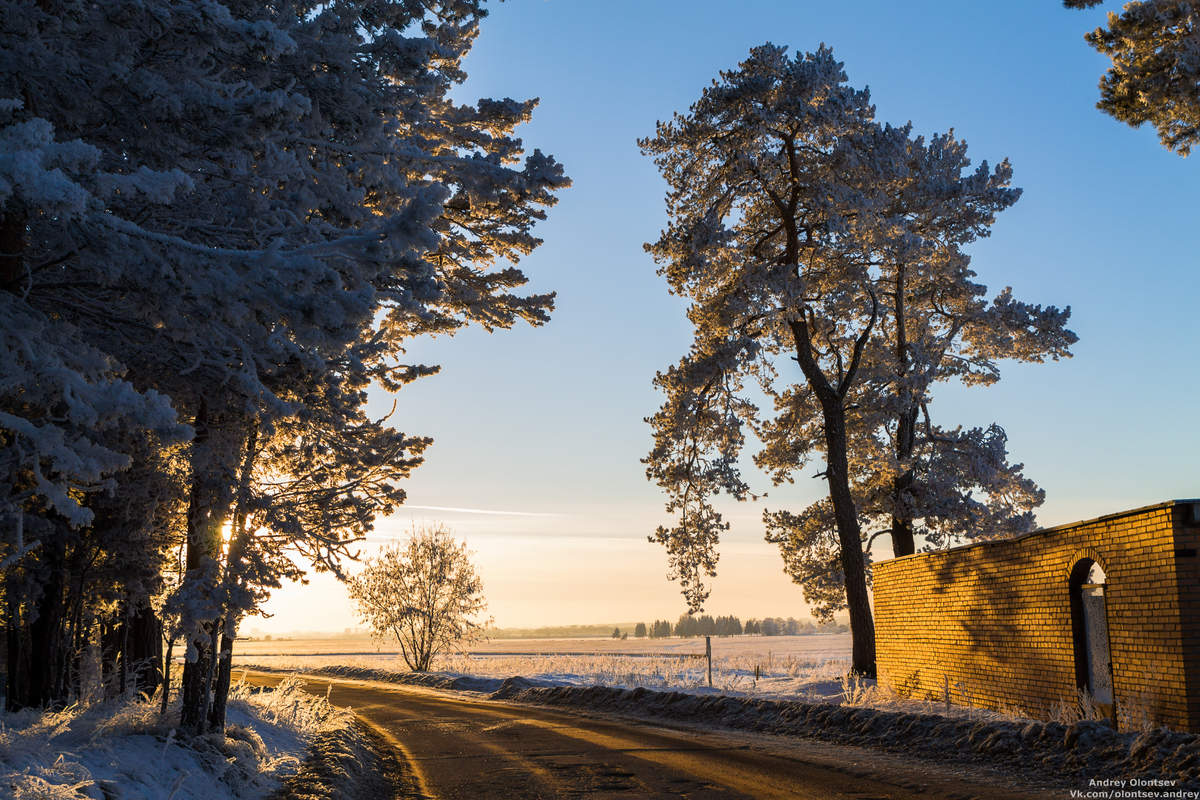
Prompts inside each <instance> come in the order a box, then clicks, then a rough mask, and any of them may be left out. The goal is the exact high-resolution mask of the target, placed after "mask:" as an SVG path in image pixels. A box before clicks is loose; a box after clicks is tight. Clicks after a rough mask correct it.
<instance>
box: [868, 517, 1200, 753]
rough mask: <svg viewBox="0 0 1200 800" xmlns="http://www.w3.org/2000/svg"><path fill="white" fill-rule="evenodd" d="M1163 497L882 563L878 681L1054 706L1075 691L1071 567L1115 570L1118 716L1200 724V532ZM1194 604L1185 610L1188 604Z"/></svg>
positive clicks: (925, 695) (877, 578) (968, 698)
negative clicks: (1084, 564) (1089, 564)
mask: <svg viewBox="0 0 1200 800" xmlns="http://www.w3.org/2000/svg"><path fill="white" fill-rule="evenodd" d="M1189 514H1190V505H1188V504H1184V503H1164V504H1161V505H1158V506H1152V507H1149V508H1145V509H1139V510H1136V511H1130V512H1124V513H1121V514H1114V515H1110V516H1108V517H1102V518H1100V519H1097V520H1090V521H1088V522H1080V523H1073V524H1071V525H1062V526H1059V527H1056V528H1051V529H1047V530H1044V531H1038V532H1036V533H1032V534H1029V535H1027V536H1023V537H1020V538H1017V539H1011V540H1005V541H999V542H986V543H980V544H974V545H968V546H966V547H959V548H955V549H952V550H946V551H941V552H935V553H925V554H919V555H915V556H907V557H904V558H898V559H892V560H890V561H883V562H880V563H878V564H876V565H875V567H874V602H875V635H876V647H877V654H878V669H879V677H880V682H881V683H883V684H885V685H888V686H890V687H892V688H893V689H894V690H896V691H897V692H898V693H900V694H902V695H906V696H909V697H916V698H920V699H931V700H937V701H940V700H942V699H943V697H944V692H945V688H946V686H947V684H948V685H949V688H950V693H951V697H952V700H953V701H954V702H956V703H965V704H969V705H974V706H980V707H985V708H993V709H999V710H1012V711H1024V712H1027V713H1032V714H1035V715H1044V714H1046V713H1048V712H1050V711H1051V710H1052V709H1053V708H1054V707H1055V706H1056V704H1059V703H1073V702H1074V698H1075V697H1076V672H1075V648H1074V638H1073V633H1072V621H1071V597H1070V576H1071V570H1072V568H1073V567H1074V566H1075V564H1076V563H1077V562H1079V561H1080V560H1081V559H1083V558H1090V559H1092V560H1094V561H1096V562H1098V563H1099V564H1100V565H1101V567H1103V569H1104V571H1105V573H1106V574H1107V576H1108V585H1107V587H1106V590H1105V591H1106V599H1107V605H1108V625H1109V641H1110V646H1111V650H1112V663H1113V688H1114V695H1115V698H1116V703H1117V707H1118V714H1119V715H1120V716H1125V715H1127V714H1133V715H1149V716H1150V717H1151V718H1152V719H1153V720H1154V721H1156V722H1158V723H1164V724H1168V725H1170V726H1172V727H1175V728H1179V729H1184V730H1198V731H1200V694H1198V693H1200V558H1197V557H1193V556H1189V555H1187V549H1188V548H1189V547H1191V548H1193V552H1194V549H1195V548H1198V547H1200V528H1197V527H1193V526H1190V525H1189V524H1188V515H1189ZM1181 602H1182V605H1181Z"/></svg>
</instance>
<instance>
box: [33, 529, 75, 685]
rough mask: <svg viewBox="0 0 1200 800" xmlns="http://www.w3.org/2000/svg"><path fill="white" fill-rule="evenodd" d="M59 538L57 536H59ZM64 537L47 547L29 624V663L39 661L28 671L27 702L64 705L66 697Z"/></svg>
mask: <svg viewBox="0 0 1200 800" xmlns="http://www.w3.org/2000/svg"><path fill="white" fill-rule="evenodd" d="M56 538H57V537H56ZM64 551H65V547H64V545H63V543H62V541H61V540H59V541H58V542H57V543H56V544H55V545H53V546H51V547H48V548H46V562H47V565H48V566H49V568H50V570H49V574H48V575H47V579H46V582H45V583H44V584H43V585H42V596H41V598H39V599H38V602H37V616H36V617H35V618H34V619H33V621H32V622H31V623H30V624H29V663H30V665H31V666H34V665H36V668H33V669H31V670H30V672H29V681H28V688H29V697H28V698H27V700H28V705H31V706H39V707H42V708H56V709H57V708H62V707H64V706H65V705H66V702H67V698H66V697H63V696H60V694H59V691H58V687H59V685H60V683H61V681H60V675H59V669H60V664H62V662H63V655H64V654H63V650H64V646H65V642H64V640H63V584H64V583H65V580H64V576H63V566H64V565H63V556H64Z"/></svg>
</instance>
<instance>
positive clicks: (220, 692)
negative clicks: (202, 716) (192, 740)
mask: <svg viewBox="0 0 1200 800" xmlns="http://www.w3.org/2000/svg"><path fill="white" fill-rule="evenodd" d="M232 672H233V637H232V636H230V635H229V634H228V633H226V634H224V635H223V636H222V637H221V651H220V654H219V656H218V657H217V678H216V681H215V683H214V685H213V704H212V712H211V713H210V714H209V718H208V725H209V728H210V729H211V730H214V731H223V730H225V706H226V704H227V703H228V701H229V681H230V677H231V675H232Z"/></svg>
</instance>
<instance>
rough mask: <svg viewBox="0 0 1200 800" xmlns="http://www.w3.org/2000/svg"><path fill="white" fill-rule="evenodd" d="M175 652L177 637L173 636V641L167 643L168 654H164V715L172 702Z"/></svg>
mask: <svg viewBox="0 0 1200 800" xmlns="http://www.w3.org/2000/svg"><path fill="white" fill-rule="evenodd" d="M174 650H175V636H174V635H173V634H172V636H171V640H170V641H169V642H167V652H166V653H164V654H163V680H162V709H161V711H162V713H164V714H166V713H167V704H168V703H169V702H170V700H171V658H172V657H173V653H174Z"/></svg>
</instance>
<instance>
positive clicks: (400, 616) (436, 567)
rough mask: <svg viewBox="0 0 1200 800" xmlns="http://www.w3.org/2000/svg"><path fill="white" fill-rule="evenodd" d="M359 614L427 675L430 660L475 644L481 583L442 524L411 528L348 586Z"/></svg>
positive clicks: (482, 623) (466, 552)
mask: <svg viewBox="0 0 1200 800" xmlns="http://www.w3.org/2000/svg"><path fill="white" fill-rule="evenodd" d="M350 597H351V598H353V600H354V601H355V602H356V603H357V604H358V611H359V615H360V616H361V617H362V620H363V622H365V623H366V624H367V625H368V627H370V629H371V631H372V633H374V634H375V635H376V636H378V637H380V638H385V637H388V636H395V637H396V641H397V643H399V645H400V652H401V654H402V655H403V656H404V661H405V663H406V664H408V668H409V669H411V670H412V671H414V672H426V671H427V670H428V669H429V665H430V663H431V662H432V661H433V657H434V656H435V655H437V654H438V653H440V652H443V651H445V650H447V649H448V648H451V647H454V646H456V645H461V644H464V643H466V642H470V641H475V640H477V639H478V638H479V637H480V636H481V635H482V634H483V631H484V630H485V628H486V626H487V624H488V623H487V621H481V620H479V619H478V618H477V617H478V615H479V614H481V613H482V612H483V611H484V610H485V609H486V608H487V601H486V600H485V599H484V597H483V581H482V580H481V579H480V577H479V575H478V574H477V573H476V572H475V567H474V565H473V564H472V563H471V553H470V551H469V550H468V549H467V546H466V543H465V542H459V541H457V540H456V539H455V538H454V537H453V536H452V535H451V534H450V531H449V530H448V529H447V528H446V527H445V526H443V525H441V524H435V525H431V526H422V527H420V528H417V529H414V530H413V533H412V535H411V536H410V537H409V539H408V541H407V542H404V543H396V544H392V545H389V546H388V547H387V548H385V549H384V550H383V552H381V553H380V554H379V555H378V556H377V557H375V558H371V559H367V564H366V567H365V568H364V569H363V571H362V572H361V573H359V574H358V575H357V576H356V577H355V578H353V579H352V580H351V581H350Z"/></svg>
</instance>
